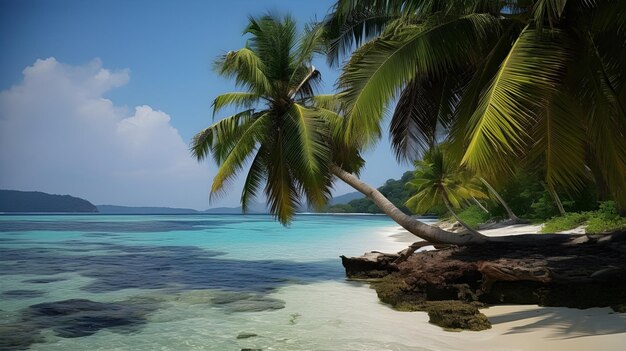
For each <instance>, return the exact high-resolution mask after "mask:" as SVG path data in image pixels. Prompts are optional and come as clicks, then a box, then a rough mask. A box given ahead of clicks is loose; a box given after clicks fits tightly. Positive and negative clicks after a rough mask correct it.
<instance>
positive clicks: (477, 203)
mask: <svg viewBox="0 0 626 351" xmlns="http://www.w3.org/2000/svg"><path fill="white" fill-rule="evenodd" d="M472 200H474V203H475V204H476V205H477V206H478V207H480V209H481V210H483V211H485V213H489V210H488V209H487V208H486V207H485V206H483V204H481V203H480V201H478V199H476V198H475V197H473V196H472Z"/></svg>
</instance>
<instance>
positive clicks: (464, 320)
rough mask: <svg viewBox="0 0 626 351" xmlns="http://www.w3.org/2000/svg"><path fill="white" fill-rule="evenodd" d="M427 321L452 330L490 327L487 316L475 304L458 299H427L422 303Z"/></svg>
mask: <svg viewBox="0 0 626 351" xmlns="http://www.w3.org/2000/svg"><path fill="white" fill-rule="evenodd" d="M422 308H423V310H425V311H426V312H428V317H429V318H430V320H429V322H430V323H432V324H435V325H438V326H440V327H442V328H446V329H452V330H462V329H467V330H475V331H479V330H485V329H490V328H491V323H490V322H489V320H488V319H487V316H485V315H484V314H482V313H481V312H480V311H479V310H478V308H477V306H476V305H474V304H472V303H467V302H463V301H458V300H446V301H427V302H424V303H423V305H422Z"/></svg>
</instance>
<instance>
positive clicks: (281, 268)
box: [0, 215, 445, 350]
mask: <svg viewBox="0 0 626 351" xmlns="http://www.w3.org/2000/svg"><path fill="white" fill-rule="evenodd" d="M396 226H397V225H396V224H395V223H394V222H392V221H390V220H389V219H387V218H386V217H383V216H324V215H301V216H298V217H297V218H296V220H295V221H294V222H293V224H292V225H291V226H290V227H289V228H283V227H281V226H280V225H279V224H278V223H276V222H275V221H273V220H272V219H271V218H270V217H269V216H257V215H253V216H238V215H225V216H216V215H189V216H187V215H169V216H107V215H54V216H53V215H38V216H7V215H4V216H0V275H1V277H0V279H1V282H2V283H1V285H0V349H2V350H4V349H6V350H18V349H33V350H87V349H89V350H131V349H132V350H156V349H158V350H240V349H242V348H253V349H257V348H258V349H263V350H329V349H333V350H420V349H427V348H423V347H422V346H419V345H429V343H428V342H424V340H419V342H417V341H416V340H415V337H416V336H417V335H419V336H420V338H422V339H424V338H426V340H427V339H428V335H422V334H424V333H423V330H421V331H420V330H419V329H417V328H415V323H416V322H419V323H422V324H425V320H424V318H426V317H425V316H424V315H423V314H406V313H404V314H403V313H399V312H395V311H392V310H391V309H389V308H387V307H386V306H383V305H381V304H380V303H378V300H377V298H376V295H375V293H374V292H373V291H372V290H371V289H369V288H368V287H367V286H366V285H363V284H359V283H354V282H347V281H346V280H345V278H344V274H343V269H342V267H341V262H340V260H339V258H338V256H339V255H341V254H346V255H359V254H361V253H363V252H365V251H369V250H399V249H401V248H403V247H404V246H405V245H406V244H405V243H399V242H398V243H394V242H393V240H392V239H390V238H389V237H388V234H389V232H390V228H395V227H396ZM392 230H393V229H392ZM381 318H382V320H381ZM381 322H382V325H381ZM428 327H430V326H428ZM416 333H419V334H416ZM430 342H431V344H432V343H435V344H437V343H440V342H439V341H436V340H431V341H430ZM440 346H441V347H445V344H444V345H440Z"/></svg>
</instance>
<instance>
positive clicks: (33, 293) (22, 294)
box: [2, 289, 46, 299]
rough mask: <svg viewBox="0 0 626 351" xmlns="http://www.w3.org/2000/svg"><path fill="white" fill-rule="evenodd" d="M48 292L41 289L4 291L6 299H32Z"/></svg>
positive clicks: (3, 296)
mask: <svg viewBox="0 0 626 351" xmlns="http://www.w3.org/2000/svg"><path fill="white" fill-rule="evenodd" d="M45 294H46V292H45V291H41V290H26V289H24V290H7V291H5V292H3V293H2V298H4V299H30V298H33V297H41V296H44V295H45Z"/></svg>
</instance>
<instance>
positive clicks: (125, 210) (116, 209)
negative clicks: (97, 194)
mask: <svg viewBox="0 0 626 351" xmlns="http://www.w3.org/2000/svg"><path fill="white" fill-rule="evenodd" d="M96 207H97V208H98V212H100V213H102V214H194V213H200V212H199V211H196V210H194V209H191V208H172V207H131V206H116V205H97V206H96Z"/></svg>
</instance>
